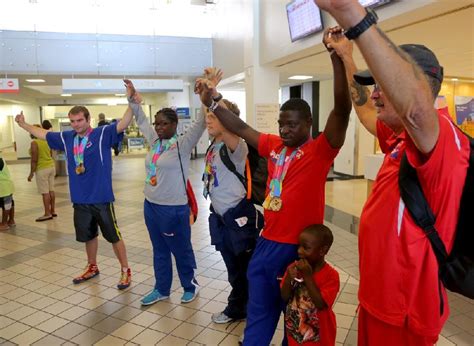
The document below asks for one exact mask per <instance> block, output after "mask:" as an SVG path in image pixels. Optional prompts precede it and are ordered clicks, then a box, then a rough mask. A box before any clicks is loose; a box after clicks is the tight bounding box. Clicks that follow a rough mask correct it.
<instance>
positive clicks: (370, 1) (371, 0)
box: [359, 0, 391, 8]
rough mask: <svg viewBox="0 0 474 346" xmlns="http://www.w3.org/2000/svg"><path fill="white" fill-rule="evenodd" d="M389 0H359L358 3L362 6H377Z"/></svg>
mask: <svg viewBox="0 0 474 346" xmlns="http://www.w3.org/2000/svg"><path fill="white" fill-rule="evenodd" d="M390 1H391V0H359V3H360V4H361V5H362V6H364V7H370V8H374V7H379V6H381V5H384V4H386V3H389V2H390Z"/></svg>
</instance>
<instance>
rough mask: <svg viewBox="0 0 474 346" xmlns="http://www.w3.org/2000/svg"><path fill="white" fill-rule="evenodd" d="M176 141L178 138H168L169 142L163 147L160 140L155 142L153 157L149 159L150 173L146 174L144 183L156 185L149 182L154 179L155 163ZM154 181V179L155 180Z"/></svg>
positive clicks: (175, 136)
mask: <svg viewBox="0 0 474 346" xmlns="http://www.w3.org/2000/svg"><path fill="white" fill-rule="evenodd" d="M177 141H178V136H177V135H174V136H173V137H171V138H170V140H169V141H168V142H167V143H166V144H165V145H163V141H162V140H161V139H159V140H157V141H156V143H155V144H154V145H153V148H152V152H153V156H152V157H151V162H150V165H149V168H150V173H148V175H147V177H146V179H145V183H146V184H150V185H156V183H155V184H151V180H152V178H153V177H156V163H157V162H158V159H159V158H160V156H161V155H162V154H163V153H165V152H166V151H167V150H168V149H169V148H171V147H172V146H173V145H174V144H176V142H177ZM155 179H156V178H155Z"/></svg>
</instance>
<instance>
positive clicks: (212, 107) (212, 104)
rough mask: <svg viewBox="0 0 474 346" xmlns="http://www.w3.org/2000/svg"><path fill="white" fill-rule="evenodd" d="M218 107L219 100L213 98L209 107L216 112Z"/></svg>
mask: <svg viewBox="0 0 474 346" xmlns="http://www.w3.org/2000/svg"><path fill="white" fill-rule="evenodd" d="M221 96H222V95H221ZM217 107H219V102H216V101H214V100H212V103H211V105H210V106H209V107H208V108H209V110H210V111H211V112H214V111H215V110H216V108H217Z"/></svg>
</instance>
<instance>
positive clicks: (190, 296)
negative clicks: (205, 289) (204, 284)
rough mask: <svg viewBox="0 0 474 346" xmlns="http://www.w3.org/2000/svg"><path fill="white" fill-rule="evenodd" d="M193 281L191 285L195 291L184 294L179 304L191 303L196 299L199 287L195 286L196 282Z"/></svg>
mask: <svg viewBox="0 0 474 346" xmlns="http://www.w3.org/2000/svg"><path fill="white" fill-rule="evenodd" d="M193 281H194V282H193V284H194V285H195V286H196V289H195V290H194V292H184V293H183V296H182V297H181V303H191V302H192V301H193V300H194V299H196V297H197V295H198V293H199V289H200V288H201V286H199V285H198V284H197V281H196V280H195V279H193Z"/></svg>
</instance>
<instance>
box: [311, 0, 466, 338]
mask: <svg viewBox="0 0 474 346" xmlns="http://www.w3.org/2000/svg"><path fill="white" fill-rule="evenodd" d="M315 2H316V3H317V4H318V5H320V6H321V7H322V8H323V9H324V10H327V11H328V12H330V13H331V14H332V15H333V16H334V18H335V19H336V20H337V21H338V23H339V24H340V25H341V26H342V27H343V28H344V29H345V30H346V36H348V38H351V39H354V40H355V42H356V44H357V45H358V47H359V49H360V50H361V52H362V54H363V56H364V58H365V60H366V61H367V64H368V66H369V69H370V72H369V71H364V72H361V73H356V74H354V79H355V83H351V81H350V84H351V86H352V87H353V91H354V93H353V101H354V103H355V104H356V105H357V106H358V107H356V111H357V112H358V116H359V118H360V119H361V122H362V123H363V124H364V126H365V127H366V128H367V129H368V130H369V131H370V132H371V133H373V134H375V135H376V136H377V138H378V140H379V142H380V147H381V149H382V151H383V153H384V154H385V159H384V161H383V164H382V167H381V169H380V171H379V173H378V175H377V178H376V180H375V183H374V186H373V189H372V193H371V195H370V196H369V198H368V200H367V202H366V204H365V206H364V209H363V211H362V215H361V221H360V231H359V255H360V288H359V301H360V309H359V328H358V333H359V343H358V344H359V345H433V344H434V343H435V342H436V341H437V339H438V335H439V333H440V331H441V329H442V327H443V324H444V322H445V321H446V319H447V317H448V314H449V307H448V305H447V297H446V292H445V290H444V288H443V287H441V285H440V281H439V278H438V263H437V261H436V258H435V255H434V252H433V250H432V248H431V244H430V242H429V240H428V238H427V237H426V235H425V233H424V232H423V231H422V230H421V229H420V228H419V227H418V226H416V224H415V223H414V221H413V219H412V218H411V216H410V215H409V214H408V211H407V210H405V205H404V203H403V201H402V199H401V197H400V192H399V187H398V174H399V169H400V160H401V158H402V156H403V155H404V154H406V155H407V158H408V161H409V163H410V164H411V165H412V166H413V167H415V169H416V171H417V174H418V177H419V180H420V182H421V185H422V188H423V192H424V195H425V196H426V199H427V201H428V203H429V205H430V207H431V209H432V210H433V212H434V214H435V216H436V225H435V226H436V229H437V230H438V233H439V235H440V237H441V239H442V240H443V242H444V244H445V246H446V249H447V250H448V252H449V251H450V249H451V247H452V244H453V238H454V234H455V228H456V221H457V216H458V210H459V202H460V199H461V193H462V189H463V185H464V181H465V177H466V172H467V167H468V157H469V143H468V140H467V138H466V137H465V136H464V135H463V134H462V133H461V132H460V131H459V129H457V128H456V127H455V126H454V125H453V123H452V122H451V120H450V119H449V118H448V117H447V116H446V115H445V114H438V113H437V112H436V110H435V108H434V106H433V104H434V99H435V97H436V96H437V94H438V92H439V90H440V87H441V82H442V79H443V69H442V67H441V66H440V65H439V62H438V60H437V59H436V56H435V55H434V54H433V52H431V51H430V50H429V49H428V48H426V47H424V46H421V45H412V44H410V45H402V46H400V47H397V46H395V45H394V44H393V43H392V42H391V41H390V40H389V39H388V38H387V37H386V36H385V34H384V33H383V32H382V31H381V30H380V29H378V28H377V27H376V26H375V25H374V24H375V22H376V18H375V19H374V17H373V16H372V15H371V14H370V13H368V12H366V11H365V10H364V8H363V7H362V6H361V5H359V4H358V2H357V1H356V0H338V1H337V2H336V1H329V0H321V1H320V0H315ZM371 16H372V17H371ZM351 28H356V29H358V30H351ZM331 47H332V48H334V49H335V50H336V53H337V54H338V55H340V56H341V57H342V60H343V61H344V63H345V66H348V64H349V60H350V59H349V58H350V57H348V56H347V52H348V50H347V47H348V46H347V44H345V43H344V42H343V41H339V42H334V44H332V45H331ZM349 51H350V54H352V51H351V50H349ZM352 82H354V81H352ZM357 83H358V84H357ZM375 83H377V84H376V85H375V87H374V90H373V92H372V93H371V98H372V101H373V102H374V105H375V109H376V114H374V113H372V112H371V111H370V107H365V108H364V103H365V102H366V100H367V98H366V96H364V95H367V92H366V91H365V90H364V89H363V87H362V86H361V85H371V84H375ZM364 100H365V101H364ZM361 101H364V102H361Z"/></svg>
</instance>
